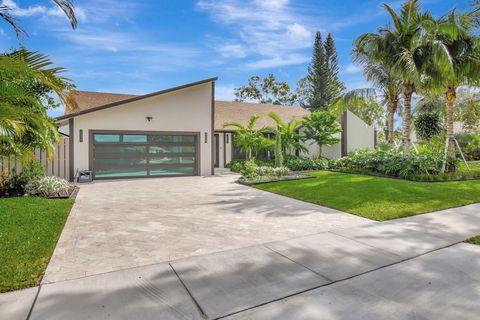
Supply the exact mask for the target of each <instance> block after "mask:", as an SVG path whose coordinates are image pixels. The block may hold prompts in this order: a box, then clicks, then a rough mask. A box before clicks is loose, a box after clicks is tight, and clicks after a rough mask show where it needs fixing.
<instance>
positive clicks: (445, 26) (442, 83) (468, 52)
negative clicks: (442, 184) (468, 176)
mask: <svg viewBox="0 0 480 320" xmlns="http://www.w3.org/2000/svg"><path fill="white" fill-rule="evenodd" d="M432 31H434V32H430V34H431V35H432V37H434V41H435V42H434V43H437V46H438V47H439V48H440V49H439V50H442V51H443V52H445V53H444V54H441V55H439V54H438V53H437V52H438V51H439V50H437V52H433V54H432V57H433V63H432V64H430V65H429V67H428V68H427V69H426V79H427V82H428V83H429V84H430V85H431V86H432V87H433V89H437V90H440V91H442V92H443V94H444V95H445V99H446V106H447V108H446V110H447V112H446V113H447V119H446V133H447V139H446V144H445V156H447V155H448V154H449V153H450V155H451V156H453V157H454V156H455V140H454V132H453V122H454V112H455V105H456V101H457V90H458V88H459V87H460V86H463V85H467V86H470V85H477V84H478V83H479V82H480V47H479V46H480V39H479V37H478V36H476V35H475V34H474V33H473V22H472V21H471V16H470V15H465V14H456V12H455V10H452V12H451V13H450V14H449V15H448V16H444V17H441V18H440V19H439V20H438V21H437V22H436V24H435V25H434V28H432ZM444 169H445V167H444V168H443V170H444Z"/></svg>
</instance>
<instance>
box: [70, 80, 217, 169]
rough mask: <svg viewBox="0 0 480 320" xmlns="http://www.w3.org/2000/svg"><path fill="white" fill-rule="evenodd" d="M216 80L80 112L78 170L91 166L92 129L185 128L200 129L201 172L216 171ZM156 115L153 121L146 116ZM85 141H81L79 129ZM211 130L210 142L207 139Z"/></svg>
mask: <svg viewBox="0 0 480 320" xmlns="http://www.w3.org/2000/svg"><path fill="white" fill-rule="evenodd" d="M212 85H213V84H212V83H205V84H200V85H197V86H194V87H189V88H185V89H181V90H177V91H173V92H170V93H166V94H162V95H158V96H154V97H151V98H146V99H142V100H139V101H136V102H131V103H128V104H124V105H119V106H116V107H112V108H108V109H104V110H99V111H95V112H92V113H87V114H84V115H80V116H77V117H76V118H75V120H74V128H75V129H74V134H75V137H74V139H75V144H74V173H75V172H76V171H77V170H88V169H90V168H89V144H90V141H89V130H135V131H185V132H195V133H196V132H198V133H200V141H199V144H200V174H201V175H203V176H207V175H211V174H212V169H211V168H212V131H211V130H212V109H211V108H212ZM147 116H149V117H152V120H151V121H150V122H148V121H147V119H146V117H147ZM80 129H82V130H83V142H79V136H78V135H79V130H80ZM205 133H207V137H208V138H207V142H205Z"/></svg>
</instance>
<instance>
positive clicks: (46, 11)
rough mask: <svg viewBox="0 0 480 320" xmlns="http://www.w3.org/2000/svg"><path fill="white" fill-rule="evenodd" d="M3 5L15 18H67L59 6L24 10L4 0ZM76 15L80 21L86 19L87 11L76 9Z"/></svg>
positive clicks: (26, 8) (10, 1)
mask: <svg viewBox="0 0 480 320" xmlns="http://www.w3.org/2000/svg"><path fill="white" fill-rule="evenodd" d="M1 4H2V5H4V6H7V7H9V8H10V9H11V10H12V11H11V14H12V15H13V16H15V17H32V16H41V17H65V13H64V12H63V11H62V9H60V8H59V7H58V6H50V7H46V6H42V5H33V6H28V7H24V8H22V7H20V6H19V5H18V4H17V3H16V2H15V1H13V0H2V2H1ZM75 15H76V17H77V19H78V20H79V21H83V20H85V19H86V14H85V11H84V10H83V9H82V8H80V7H75ZM65 18H66V17H65Z"/></svg>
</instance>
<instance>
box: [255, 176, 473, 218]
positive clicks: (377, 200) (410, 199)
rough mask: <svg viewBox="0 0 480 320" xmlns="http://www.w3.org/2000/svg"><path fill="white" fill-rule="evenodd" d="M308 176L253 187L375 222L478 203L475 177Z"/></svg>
mask: <svg viewBox="0 0 480 320" xmlns="http://www.w3.org/2000/svg"><path fill="white" fill-rule="evenodd" d="M311 175H313V176H314V177H315V179H306V180H296V181H282V182H274V183H268V184H262V185H257V186H255V187H256V188H258V189H262V190H266V191H271V192H274V193H278V194H281V195H284V196H288V197H291V198H295V199H299V200H304V201H307V202H312V203H316V204H319V205H323V206H326V207H330V208H334V209H338V210H342V211H345V212H349V213H352V214H356V215H359V216H362V217H365V218H369V219H373V220H377V221H384V220H390V219H396V218H402V217H408V216H412V215H417V214H420V213H426V212H432V211H437V210H441V209H447V208H453V207H459V206H463V205H467V204H472V203H475V202H480V181H479V180H477V181H460V182H456V181H455V182H413V181H406V180H400V179H388V178H380V177H374V176H366V175H357V174H347V173H336V172H329V171H322V172H314V173H311Z"/></svg>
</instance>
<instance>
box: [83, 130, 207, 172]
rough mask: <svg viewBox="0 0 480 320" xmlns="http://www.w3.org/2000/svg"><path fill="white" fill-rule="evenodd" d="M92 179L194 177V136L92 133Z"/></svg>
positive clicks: (196, 137)
mask: <svg viewBox="0 0 480 320" xmlns="http://www.w3.org/2000/svg"><path fill="white" fill-rule="evenodd" d="M92 143H93V145H92V151H93V159H92V166H93V171H94V178H105V179H107V178H115V177H135V176H138V177H144V176H169V175H170V176H172V175H195V174H197V173H198V172H197V168H198V154H197V143H198V136H197V134H179V135H175V134H171V133H169V134H165V135H162V134H160V133H146V134H141V133H139V134H137V133H135V134H129V133H115V134H110V133H93V139H92Z"/></svg>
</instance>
